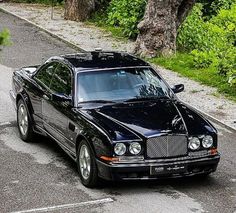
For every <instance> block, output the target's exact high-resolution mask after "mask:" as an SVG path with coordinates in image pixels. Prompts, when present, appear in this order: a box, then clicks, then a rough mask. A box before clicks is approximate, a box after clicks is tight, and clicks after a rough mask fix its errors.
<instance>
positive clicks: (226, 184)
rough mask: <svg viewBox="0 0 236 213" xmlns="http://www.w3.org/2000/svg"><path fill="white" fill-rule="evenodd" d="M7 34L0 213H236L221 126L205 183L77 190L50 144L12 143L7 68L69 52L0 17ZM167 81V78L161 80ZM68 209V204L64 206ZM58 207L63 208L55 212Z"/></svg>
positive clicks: (67, 165) (234, 171)
mask: <svg viewBox="0 0 236 213" xmlns="http://www.w3.org/2000/svg"><path fill="white" fill-rule="evenodd" d="M3 27H7V28H9V29H10V30H11V34H12V40H13V45H12V46H11V47H8V48H5V49H4V50H3V51H2V52H1V63H0V64H4V65H5V66H7V67H8V68H7V67H5V66H0V207H1V208H0V212H1V213H5V212H15V211H20V212H26V211H24V210H31V209H33V210H35V209H37V208H41V209H39V210H41V212H45V210H48V209H43V208H46V207H51V209H50V210H51V211H52V212H85V213H86V212H113V213H116V212H117V213H118V212H119V213H120V212H153V213H154V212H155V213H159V212H179V213H182V212H212V213H213V212H214V213H215V212H219V213H232V212H236V154H235V153H236V133H233V132H230V131H228V130H226V129H224V128H222V127H220V126H216V127H217V128H218V130H219V151H220V152H221V153H222V158H221V162H220V164H219V167H218V170H217V172H216V173H214V174H212V175H211V176H210V177H208V178H206V179H199V178H184V179H175V180H162V181H135V182H125V183H104V184H103V185H102V186H101V187H100V188H98V189H87V188H85V187H83V186H82V185H81V184H80V182H79V178H78V176H77V171H76V165H75V163H74V162H73V161H72V160H71V159H70V158H69V157H67V155H66V154H65V153H64V152H63V151H62V150H61V149H60V148H59V147H58V146H57V145H56V144H55V143H54V142H53V141H51V140H49V139H47V138H44V137H39V138H38V140H37V141H35V143H31V144H27V143H24V142H23V141H21V140H20V139H19V135H18V132H17V129H16V115H15V114H16V113H15V111H14V109H13V107H12V104H11V101H10V98H9V95H8V91H9V90H10V87H11V74H12V69H11V68H13V67H14V68H15V67H20V66H25V65H28V64H35V63H36V64H37V63H40V62H41V61H42V58H43V57H45V58H47V57H48V56H51V55H58V54H63V53H68V52H73V51H74V50H72V49H71V48H69V47H67V46H66V45H65V44H64V43H62V42H59V41H57V40H55V39H54V38H52V37H50V36H48V35H46V34H45V33H43V32H40V31H39V30H38V29H37V28H35V27H32V26H31V25H29V24H28V23H26V22H24V21H21V20H19V19H17V18H14V17H12V16H10V15H7V14H4V13H2V12H0V29H2V28H3ZM167 80H168V79H167ZM67 204H70V205H67ZM61 205H65V206H61Z"/></svg>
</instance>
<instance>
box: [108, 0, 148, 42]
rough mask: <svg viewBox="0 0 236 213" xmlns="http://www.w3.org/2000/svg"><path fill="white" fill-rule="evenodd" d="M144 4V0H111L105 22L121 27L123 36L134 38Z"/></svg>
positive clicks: (142, 13)
mask: <svg viewBox="0 0 236 213" xmlns="http://www.w3.org/2000/svg"><path fill="white" fill-rule="evenodd" d="M145 5H146V0H132V1H130V0H112V1H111V2H110V5H109V7H108V10H107V16H108V17H107V24H109V25H112V26H118V27H121V28H122V30H123V34H124V35H125V36H127V37H129V38H135V37H136V36H137V34H138V29H137V25H138V23H139V22H140V20H141V19H142V17H143V15H144V11H145Z"/></svg>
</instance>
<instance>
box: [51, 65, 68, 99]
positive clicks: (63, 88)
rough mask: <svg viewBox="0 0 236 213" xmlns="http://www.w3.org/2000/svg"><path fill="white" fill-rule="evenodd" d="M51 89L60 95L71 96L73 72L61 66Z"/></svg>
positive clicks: (56, 72) (54, 76) (55, 74)
mask: <svg viewBox="0 0 236 213" xmlns="http://www.w3.org/2000/svg"><path fill="white" fill-rule="evenodd" d="M50 89H51V90H52V91H53V92H55V93H58V94H62V95H71V89H72V87H71V72H70V70H69V69H68V68H67V67H66V66H64V65H63V64H59V65H58V67H57V69H56V71H55V73H54V75H53V79H52V82H51V85H50Z"/></svg>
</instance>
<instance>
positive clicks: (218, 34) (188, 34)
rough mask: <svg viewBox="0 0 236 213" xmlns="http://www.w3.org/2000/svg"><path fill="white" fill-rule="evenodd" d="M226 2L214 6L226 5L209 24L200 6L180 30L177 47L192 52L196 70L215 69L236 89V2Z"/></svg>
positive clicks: (216, 2)
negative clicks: (235, 86)
mask: <svg viewBox="0 0 236 213" xmlns="http://www.w3.org/2000/svg"><path fill="white" fill-rule="evenodd" d="M224 2H225V1H220V0H218V1H215V2H213V3H212V5H216V4H217V5H220V3H222V5H224V6H222V8H221V9H219V10H217V15H215V16H213V17H212V18H210V19H209V20H207V21H206V20H204V16H203V13H202V10H203V5H202V4H197V5H196V6H195V7H194V9H193V11H192V13H191V14H190V15H189V17H187V19H186V21H185V22H184V24H183V25H182V27H181V28H180V31H179V35H178V38H177V45H178V48H179V50H181V51H186V52H191V56H192V57H193V59H192V60H193V66H194V67H195V68H198V69H202V68H209V67H212V68H213V69H215V70H216V72H217V73H218V74H219V75H221V76H222V77H223V78H225V79H226V81H227V79H228V82H229V83H230V85H231V86H233V85H235V83H234V82H235V70H236V47H235V46H236V3H235V4H234V3H233V4H232V3H229V1H227V3H229V4H226V3H224ZM223 3H224V4H223ZM227 8H228V9H227Z"/></svg>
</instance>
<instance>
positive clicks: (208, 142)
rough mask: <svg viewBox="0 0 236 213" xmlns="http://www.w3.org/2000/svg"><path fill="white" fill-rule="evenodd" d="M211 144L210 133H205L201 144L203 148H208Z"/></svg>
mask: <svg viewBox="0 0 236 213" xmlns="http://www.w3.org/2000/svg"><path fill="white" fill-rule="evenodd" d="M212 145H213V138H212V137H211V136H210V135H206V136H205V137H204V138H203V139H202V146H203V147H204V148H206V149H207V148H210V147H212Z"/></svg>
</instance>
